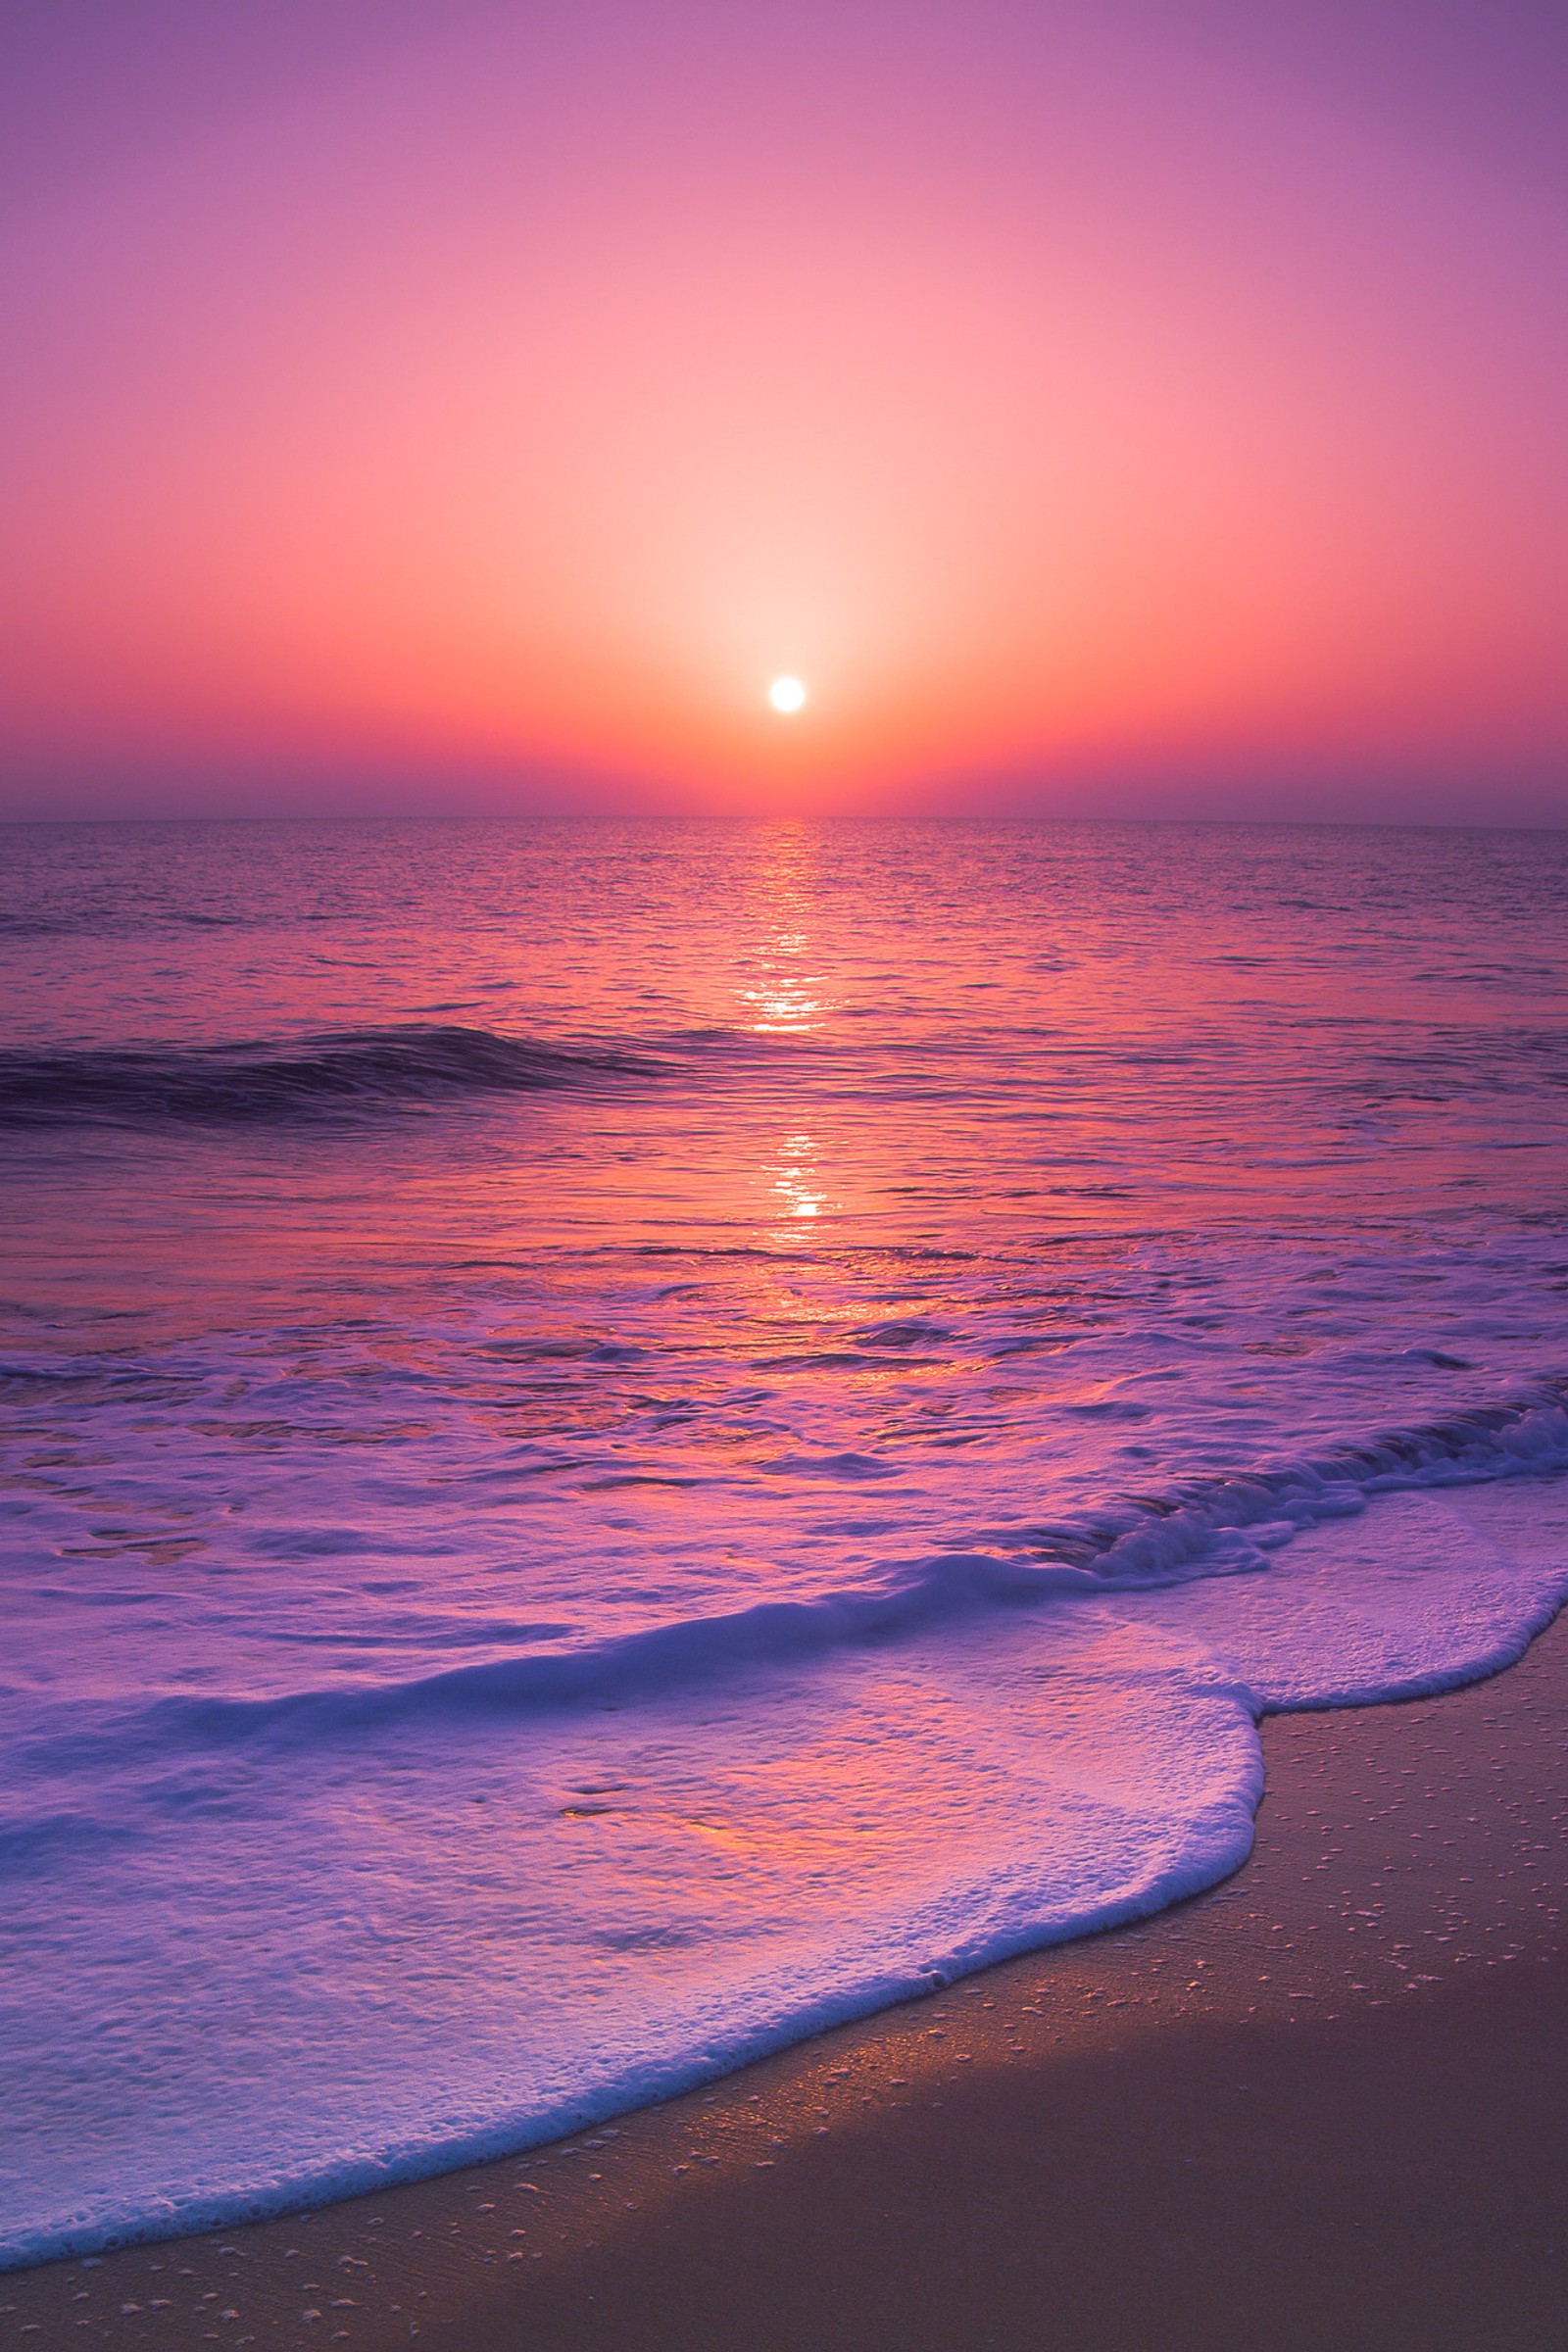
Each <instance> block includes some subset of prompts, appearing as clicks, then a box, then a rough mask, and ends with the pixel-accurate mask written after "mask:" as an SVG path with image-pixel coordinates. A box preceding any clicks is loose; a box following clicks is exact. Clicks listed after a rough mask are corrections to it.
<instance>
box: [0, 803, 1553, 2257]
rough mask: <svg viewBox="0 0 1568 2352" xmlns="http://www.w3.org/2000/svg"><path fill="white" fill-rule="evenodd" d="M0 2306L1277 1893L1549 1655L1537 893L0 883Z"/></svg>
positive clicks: (462, 829)
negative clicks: (1387, 1750) (1279, 1714)
mask: <svg viewBox="0 0 1568 2352" xmlns="http://www.w3.org/2000/svg"><path fill="white" fill-rule="evenodd" d="M0 841H3V851H4V856H3V860H0V865H3V871H0V982H3V986H4V992H5V1021H4V1034H3V1040H0V1043H3V1048H4V1051H3V1054H0V1249H3V1252H4V1261H5V1262H4V1267H3V1273H0V1295H3V1313H4V1328H3V1335H0V1374H3V1380H0V1386H3V1391H4V1400H5V1415H4V1451H3V1469H4V1484H3V1488H0V1509H3V1514H4V1517H3V1565H4V1611H5V1633H4V1640H3V1643H0V1682H3V1687H4V1697H5V1710H4V1734H3V1740H4V1756H3V1774H0V1871H3V1893H0V1943H3V1946H4V1951H3V1966H0V2114H3V2115H4V2118H5V2129H4V2131H3V2133H0V2259H5V2260H8V2261H10V2262H13V2263H16V2262H25V2261H32V2260H37V2259H40V2258H44V2257H47V2256H50V2255H58V2254H63V2253H66V2252H70V2251H85V2250H88V2249H90V2248H93V2247H96V2246H101V2245H104V2244H108V2243H113V2242H116V2241H121V2240H124V2239H126V2238H129V2237H134V2236H137V2235H142V2236H145V2235H152V2234H158V2233H162V2232H169V2231H176V2230H180V2229H194V2228H198V2227H201V2226H203V2225H205V2224H210V2223H217V2222H229V2221H233V2220H236V2219H239V2218H242V2217H244V2216H247V2215H253V2214H262V2213H268V2212H273V2211H276V2210H278V2209H280V2208H283V2207H287V2206H288V2205H290V2204H295V2203H299V2204H303V2203H309V2202H312V2201H316V2200H319V2199H322V2198H325V2197H328V2196H332V2195H339V2194H345V2193H348V2192H350V2191H352V2190H356V2189H361V2188H367V2187H369V2186H371V2185H373V2184H375V2183H378V2182H383V2181H386V2180H394V2179H398V2178H408V2177H412V2176H416V2175H418V2174H423V2173H429V2172H432V2171H435V2170H438V2169H440V2168H442V2167H444V2166H449V2165H453V2164H457V2163H459V2162H462V2161H465V2160H466V2159H468V2158H472V2157H478V2156H481V2155H484V2154H488V2153H497V2152H501V2151H504V2150H508V2149H515V2148H520V2147H523V2146H526V2145H529V2144H531V2143H534V2142H537V2141H539V2140H542V2139H545V2138H548V2137H551V2136H552V2135H555V2134H558V2133H560V2132H562V2131H566V2130H569V2129H571V2128H573V2127H576V2126H579V2125H581V2124H583V2123H585V2122H588V2121H590V2120H594V2119H599V2118H603V2117H605V2116H607V2115H610V2114H612V2113H613V2112H614V2111H616V2110H618V2109H621V2108H624V2107H627V2106H630V2105H632V2104H635V2103H637V2102H640V2101H645V2100H648V2099H651V2098H656V2097H659V2096H661V2095H662V2094H664V2093H667V2092H670V2091H672V2090H675V2089H677V2088H679V2087H681V2086H683V2085H687V2084H690V2083H692V2082H697V2081H700V2080H703V2079H705V2078H708V2077H711V2075H713V2074H715V2073H717V2072H719V2071H720V2070H722V2069H724V2068H728V2067H733V2066H735V2065H736V2064H738V2063H740V2062H741V2061H742V2060H744V2059H745V2058H747V2057H748V2056H751V2055H754V2054H756V2053H759V2052H760V2051H763V2050H766V2049H769V2048H773V2047H776V2046H777V2045H778V2044H780V2043H781V2042H784V2041H786V2040H788V2039H790V2038H792V2037H795V2036H799V2035H801V2034H808V2033H809V2032H811V2031H813V2030H814V2029H816V2028H819V2027H821V2026H823V2025H825V2024H826V2023H828V2022H830V2021H833V2020H836V2019H843V2018H847V2017H850V2016H853V2015H856V2014H858V2013H863V2012H865V2011H867V2010H869V2009H872V2008H875V2007H876V2006H878V2005H879V2004H883V2003H887V2002H891V2001H895V2000H898V1999H901V1998H904V1997H907V1996H908V1995H909V1994H911V1993H915V1992H917V1991H919V1990H920V1989H921V1988H922V1987H929V1986H932V1985H937V1984H940V1983H943V1982H946V1981H948V1980H950V1979H951V1978H952V1977H953V1976H954V1975H955V1974H956V1973H957V1972H960V1971H963V1970H968V1969H974V1968H977V1967H980V1966H981V1965H983V1964H984V1963H985V1962H986V1961H988V1960H991V1959H995V1958H997V1957H999V1956H1001V1955H1002V1954H1005V1953H1008V1952H1014V1951H1018V1950H1021V1949H1024V1948H1026V1947H1028V1946H1030V1945H1033V1944H1040V1943H1044V1942H1048V1941H1051V1940H1053V1939H1056V1938H1060V1937H1064V1936H1072V1935H1077V1934H1082V1933H1084V1932H1086V1931H1088V1930H1090V1929H1093V1928H1095V1927H1098V1926H1102V1925H1105V1924H1108V1923H1110V1922H1114V1921H1117V1920H1125V1919H1129V1918H1133V1917H1136V1916H1138V1915H1140V1914H1143V1913H1147V1912H1150V1911H1152V1910H1155V1909H1157V1908H1158V1907H1159V1906H1160V1905H1162V1904H1165V1903H1168V1902H1170V1901H1172V1900H1173V1899H1175V1898H1176V1897H1178V1896H1180V1895H1182V1894H1184V1893H1187V1892H1190V1891H1192V1890H1193V1889H1195V1888H1197V1887H1201V1886H1203V1885H1205V1884H1207V1883H1209V1882H1211V1881H1212V1880H1214V1879H1215V1878H1217V1877H1219V1876H1221V1875H1223V1874H1224V1873H1225V1872H1227V1871H1230V1870H1232V1869H1234V1868H1235V1867H1236V1866H1237V1865H1238V1864H1239V1863H1240V1862H1241V1861H1242V1860H1243V1859H1244V1858H1245V1856H1246V1853H1247V1851H1248V1847H1249V1843H1250V1835H1251V1818H1252V1812H1253V1808H1254V1806H1255V1804H1256V1802H1257V1799H1258V1796H1259V1793H1260V1766H1259V1751H1258V1743H1257V1739H1256V1733H1255V1723H1256V1719H1257V1717H1258V1715H1259V1714H1260V1713H1261V1712H1263V1711H1265V1710H1267V1709H1269V1708H1276V1707H1287V1706H1288V1707H1311V1706H1322V1705H1333V1704H1341V1703H1349V1702H1362V1701H1366V1700H1372V1699H1377V1698H1380V1697H1392V1696H1396V1695H1398V1694H1402V1693H1408V1692H1414V1691H1433V1690H1439V1689H1442V1688H1444V1687H1446V1686H1447V1685H1450V1684H1454V1683H1457V1682H1461V1681H1463V1680H1465V1679H1467V1678H1471V1677H1474V1676H1477V1675H1479V1674H1483V1673H1486V1672H1488V1671H1491V1670H1493V1669H1495V1668H1496V1667H1498V1666H1500V1665H1503V1664H1505V1663H1506V1662H1508V1661H1509V1660H1510V1659H1511V1658H1513V1657H1514V1656H1516V1655H1517V1654H1518V1652H1519V1651H1520V1649H1521V1648H1522V1647H1523V1645H1524V1644H1525V1643H1526V1642H1528V1640H1529V1639H1530V1637H1531V1635H1532V1634H1533V1633H1534V1632H1535V1631H1537V1630H1538V1629H1539V1628H1540V1627H1541V1626H1542V1625H1544V1623H1545V1622H1546V1621H1547V1619H1548V1618H1549V1617H1550V1615H1551V1613H1552V1612H1553V1610H1554V1609H1555V1608H1556V1607H1557V1605H1558V1603H1559V1602H1560V1600H1561V1599H1562V1598H1563V1596H1564V1593H1565V1592H1568V1543H1565V1542H1564V1541H1563V1540H1562V1538H1561V1534H1560V1530H1561V1528H1562V1526H1563V1524H1564V1521H1563V1515H1562V1513H1561V1511H1560V1509H1553V1508H1552V1507H1551V1506H1552V1503H1553V1495H1552V1491H1551V1490H1550V1489H1549V1488H1547V1487H1546V1486H1545V1485H1544V1484H1543V1482H1544V1481H1549V1480H1551V1479H1553V1478H1554V1477H1555V1476H1556V1475H1557V1474H1558V1473H1559V1472H1560V1471H1561V1470H1562V1469H1563V1467H1564V1466H1565V1464H1568V1411H1565V1401H1568V1348H1565V1346H1564V1344H1563V1336H1562V1322H1563V1303H1564V1296H1565V1292H1568V1230H1565V1216H1564V1211H1565V1205H1568V1204H1565V1196H1564V1147H1565V1142H1568V1035H1565V1026H1564V1023H1565V1009H1568V839H1565V838H1564V837H1562V836H1555V835H1544V834H1527V833H1488V832H1471V833H1460V832H1442V831H1432V832H1422V831H1407V832H1398V831H1378V830H1372V829H1367V830H1331V829H1291V828H1285V827H1280V828H1269V827H1258V828H1201V827H1180V826H1149V827H1127V828H1121V827H1113V826H1096V825H1081V826H1059V827H1052V826H1031V825H1021V824H1020V825H1002V826H995V827H985V826H966V825H942V826H939V825H931V826H907V825H895V824H886V825H861V826H857V825H830V824H822V825H816V824H804V823H802V824H786V823H781V824H774V825H763V824H759V825H752V826H742V825H736V826H726V825H718V824H711V825H704V824H698V823H692V824H676V823H656V822H651V821H650V822H641V823H610V822H582V823H560V824H554V823H553V824H515V825H507V824H453V825H440V824H430V825H412V824H411V825H387V826H348V825H344V826H333V825H322V826H315V827H313V826H304V825H213V826H195V825H171V826H157V825H151V826H138V827H128V826H127V827H114V826H98V827H94V826H81V827H69V826H60V827H52V826H31V827H15V828H11V829H10V830H9V831H7V832H6V833H5V834H4V835H3V837H0Z"/></svg>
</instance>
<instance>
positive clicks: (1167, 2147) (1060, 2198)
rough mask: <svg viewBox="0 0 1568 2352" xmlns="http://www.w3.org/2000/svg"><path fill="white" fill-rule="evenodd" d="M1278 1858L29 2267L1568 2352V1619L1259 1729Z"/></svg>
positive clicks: (473, 2300) (941, 2347)
mask: <svg viewBox="0 0 1568 2352" xmlns="http://www.w3.org/2000/svg"><path fill="white" fill-rule="evenodd" d="M1263 1741H1264V1747H1265V1753H1266V1759H1267V1770H1268V1793H1267V1795H1266V1797H1265V1800H1264V1804H1263V1808H1262V1811H1261V1814H1260V1816H1259V1823H1258V1839H1257V1846H1256V1849H1255V1852H1254V1854H1253V1857H1252V1859H1251V1860H1250V1862H1249V1863H1248V1864H1247V1866H1246V1867H1245V1868H1244V1869H1243V1870H1242V1871H1241V1872H1240V1873H1239V1874H1238V1875H1237V1876H1236V1877H1235V1878H1233V1879H1232V1880H1230V1881H1229V1882H1228V1883H1227V1884H1226V1885H1224V1886H1222V1887H1217V1888H1215V1889H1213V1890H1212V1891H1211V1892H1209V1893H1206V1894H1203V1895H1200V1896H1198V1897H1197V1898H1195V1899H1194V1900H1192V1901H1190V1902H1188V1903H1185V1904H1183V1905H1181V1906H1179V1907H1177V1908H1176V1909H1174V1910H1172V1911H1169V1912H1166V1913H1164V1914H1162V1915H1161V1916H1159V1917H1157V1918H1155V1919H1152V1920H1150V1921H1148V1922H1146V1923H1145V1924H1144V1925H1142V1926H1140V1927H1137V1928H1133V1929H1130V1930H1123V1931H1119V1932H1116V1933H1113V1934H1109V1935H1105V1936H1098V1937H1094V1938H1091V1939H1088V1940H1086V1941H1082V1942H1078V1943H1073V1944H1067V1945H1062V1946H1058V1947H1056V1948H1055V1949H1053V1950H1050V1951H1046V1952H1041V1953H1038V1954H1034V1955H1031V1956H1029V1957H1027V1958H1024V1959H1020V1960H1017V1961H1013V1962H1010V1963H1008V1964H1007V1965H1005V1966H1004V1967H1001V1968H997V1969H994V1970H991V1971H988V1972H986V1973H983V1974H982V1975H980V1976H978V1977H975V1978H974V1979H972V1980H970V1981H968V1982H967V1983H964V1984H962V1985H957V1986H955V1987H953V1988H951V1989H950V1990H949V1991H947V1992H945V1993H943V1994H941V1995H938V1996H935V1997H933V1998H931V1999H929V2000H926V2001H920V2002H913V2003H909V2004H907V2005H906V2006H905V2007H903V2008H901V2009H899V2010H896V2011H892V2012H889V2013H886V2014H884V2015H882V2016H880V2017H877V2018H873V2019H870V2020H868V2021H866V2022H864V2023H862V2024H859V2025H856V2026H852V2027H848V2028H845V2029H843V2030H841V2031H838V2032H835V2033H832V2034H825V2035H823V2036H821V2037H820V2038H818V2039H817V2040H815V2041H812V2042H809V2043H808V2044H805V2045H803V2046H801V2047H798V2048H796V2049H793V2050H789V2051H786V2052H784V2053H783V2054H781V2055H780V2056H778V2057H776V2058H772V2059H769V2060H767V2061H765V2062H764V2063H762V2064H760V2065H758V2066H755V2067H752V2068H749V2069H747V2070H745V2071H744V2072H742V2073H740V2074H738V2075H736V2076H734V2077H732V2078H730V2079H729V2080H728V2081H727V2082H723V2083H721V2084H720V2085H719V2086H718V2087H717V2088H716V2089H712V2090H709V2091H700V2092H694V2093H692V2094H690V2095H688V2096H686V2097H683V2098H680V2099H676V2100H673V2101H671V2102H670V2103H669V2104H668V2105H666V2106H664V2107H662V2108H658V2109H654V2110H651V2111H649V2112H646V2113H644V2114H641V2115H634V2116H628V2117H626V2118H623V2119H622V2121H621V2123H620V2124H619V2126H618V2128H616V2129H613V2130H601V2131H593V2132H589V2133H586V2134H581V2135H579V2136H578V2137H576V2138H574V2139H573V2140H571V2141H568V2142H564V2143H562V2144H561V2145H559V2146H558V2147H556V2148H554V2149H546V2150H541V2151H538V2152H537V2153H536V2154H535V2155H534V2156H532V2157H531V2158H526V2159H520V2160H508V2161H505V2162H502V2163H498V2164H495V2165H489V2166H485V2167H482V2168H478V2169H476V2170H472V2171H469V2172H466V2173H459V2174H454V2175H450V2176H448V2177H447V2178H445V2179H442V2180H434V2181H429V2182H425V2183H421V2184H418V2185H416V2186H412V2187H404V2188H399V2189H395V2190H392V2191H389V2192H387V2193H385V2194H383V2195H379V2196H373V2197H366V2198H361V2199H357V2200H355V2201H353V2202H350V2203H347V2204H343V2205H339V2206H336V2207H333V2208H330V2209H328V2210H326V2211H324V2212H321V2213H319V2214H317V2215H315V2216H312V2217H309V2218H300V2217H296V2218H293V2219H285V2220H283V2221H278V2222H272V2223H267V2224H263V2225H260V2226H257V2227H254V2228H250V2229H235V2230H228V2231H221V2232H217V2233H214V2234H212V2235H210V2236H206V2237H198V2238H187V2239H183V2240H175V2241H172V2242H170V2243H166V2244H162V2245H152V2246H137V2247H132V2248H127V2249H125V2250H124V2251H123V2252H120V2253H117V2254H110V2255H108V2256H106V2257H105V2258H103V2259H102V2260H101V2261H99V2262H96V2263H92V2262H88V2263H68V2264H59V2265H54V2266H50V2267H49V2268H47V2269H44V2270H40V2271H35V2272H31V2273H24V2274H20V2275H14V2276H12V2277H10V2278H6V2279H5V2281H4V2283H3V2285H0V2325H3V2329H4V2331H5V2334H6V2337H7V2339H8V2340H9V2338H10V2336H11V2334H12V2333H13V2331H14V2335H15V2340H16V2341H17V2342H18V2343H19V2345H20V2344H25V2345H26V2346H28V2347H29V2352H43V2348H44V2347H46V2346H47V2347H49V2348H50V2352H53V2347H55V2346H61V2347H64V2346H67V2345H81V2344H90V2343H94V2342H106V2343H112V2344H114V2345H116V2346H117V2347H123V2352H141V2348H142V2347H144V2346H145V2347H154V2346H161V2347H168V2348H169V2352H185V2348H186V2347H195V2346H198V2345H205V2344H208V2343H213V2342H219V2343H224V2344H232V2345H235V2346H239V2347H244V2346H247V2345H256V2346H263V2345H268V2346H271V2345H276V2346H287V2347H290V2352H292V2348H293V2347H295V2346H312V2347H314V2346H317V2345H324V2344H340V2345H344V2346H347V2347H350V2348H351V2352H382V2348H383V2347H385V2348H387V2352H390V2347H392V2346H395V2345H406V2344H410V2343H417V2344H420V2345H423V2344H430V2343H448V2344H452V2345H455V2346H461V2347H463V2352H470V2348H471V2352H605V2348H608V2347H612V2346H613V2347H614V2348H615V2352H697V2348H698V2347H701V2348H702V2352H807V2348H808V2347H809V2348H810V2352H884V2348H885V2352H1156V2347H1157V2348H1158V2352H1252V2348H1253V2347H1257V2346H1263V2345H1266V2346H1268V2347H1270V2352H1320V2348H1321V2347H1326V2346H1330V2345H1333V2346H1336V2347H1356V2348H1364V2352H1477V2348H1479V2347H1482V2346H1485V2347H1486V2348H1487V2352H1555V2347H1557V2346H1558V2345H1560V2344H1561V2342H1562V2340H1563V2326H1564V2320H1563V2315H1564V2312H1565V2310H1568V2131H1565V2126H1564V2117H1565V2115H1568V1953H1565V1948H1564V1937H1563V1930H1562V1903H1563V1887H1564V1880H1565V1876H1568V1874H1565V1872H1564V1869H1563V1859H1564V1832H1563V1798H1564V1787H1565V1769H1564V1756H1565V1748H1568V1623H1565V1622H1564V1621H1563V1620H1559V1621H1558V1622H1557V1624H1556V1625H1555V1626H1553V1627H1552V1628H1551V1629H1550V1631H1548V1632H1547V1633H1546V1634H1545V1635H1544V1636H1542V1637H1541V1639H1540V1640H1539V1641H1538V1642H1536V1643H1535V1644H1534V1646H1533V1647H1532V1649H1531V1650H1530V1651H1529V1653H1528V1654H1527V1655H1526V1657H1525V1658H1524V1660H1523V1661H1522V1662H1521V1663H1520V1664H1519V1665H1518V1666H1517V1667H1515V1668H1514V1669H1512V1670H1511V1671H1510V1672H1508V1673H1506V1674H1503V1675H1501V1676H1499V1677H1497V1678H1495V1680H1493V1681H1490V1682H1487V1683H1482V1684H1478V1685H1475V1686H1472V1687H1471V1688H1470V1689H1468V1690H1465V1691H1457V1692H1453V1693H1450V1694H1448V1695H1446V1696H1444V1697H1441V1698H1436V1699H1420V1700H1414V1701H1409V1702H1406V1703H1403V1704H1398V1705H1390V1706H1381V1707H1370V1708H1357V1709H1353V1710H1348V1711H1344V1712H1337V1713H1329V1714H1302V1715H1289V1716H1277V1717H1273V1718H1270V1719H1269V1720H1268V1721H1266V1722H1265V1724H1264V1726H1263Z"/></svg>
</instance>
